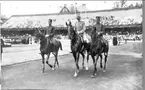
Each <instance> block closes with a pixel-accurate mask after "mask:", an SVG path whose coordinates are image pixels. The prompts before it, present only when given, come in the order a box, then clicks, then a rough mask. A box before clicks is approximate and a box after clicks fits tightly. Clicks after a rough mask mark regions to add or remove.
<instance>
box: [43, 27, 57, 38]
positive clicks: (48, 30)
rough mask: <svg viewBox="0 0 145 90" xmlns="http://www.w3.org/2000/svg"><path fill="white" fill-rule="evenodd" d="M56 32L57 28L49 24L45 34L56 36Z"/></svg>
mask: <svg viewBox="0 0 145 90" xmlns="http://www.w3.org/2000/svg"><path fill="white" fill-rule="evenodd" d="M54 33H55V28H54V27H53V26H49V27H47V28H46V30H45V31H44V34H45V35H47V34H48V35H49V37H50V38H52V37H53V36H54Z"/></svg>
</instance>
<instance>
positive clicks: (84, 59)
mask: <svg viewBox="0 0 145 90" xmlns="http://www.w3.org/2000/svg"><path fill="white" fill-rule="evenodd" d="M81 55H82V57H83V62H82V67H83V69H85V66H84V60H85V55H84V53H83V52H81Z"/></svg>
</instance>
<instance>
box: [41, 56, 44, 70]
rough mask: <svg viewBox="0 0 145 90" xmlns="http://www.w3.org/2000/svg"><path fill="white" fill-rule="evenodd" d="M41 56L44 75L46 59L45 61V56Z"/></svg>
mask: <svg viewBox="0 0 145 90" xmlns="http://www.w3.org/2000/svg"><path fill="white" fill-rule="evenodd" d="M41 56H42V64H43V66H42V73H44V70H45V59H44V54H41Z"/></svg>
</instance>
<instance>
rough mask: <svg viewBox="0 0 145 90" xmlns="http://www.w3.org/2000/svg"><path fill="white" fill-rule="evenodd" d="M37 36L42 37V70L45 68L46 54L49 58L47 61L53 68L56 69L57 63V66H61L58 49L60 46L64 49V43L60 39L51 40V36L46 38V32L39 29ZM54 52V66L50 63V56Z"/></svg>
mask: <svg viewBox="0 0 145 90" xmlns="http://www.w3.org/2000/svg"><path fill="white" fill-rule="evenodd" d="M36 37H37V38H39V39H40V52H41V53H40V54H41V56H42V64H43V67H42V72H44V70H45V58H44V57H45V54H46V55H47V60H46V63H47V64H48V65H49V66H50V67H51V68H52V70H55V65H56V63H57V66H58V67H59V62H58V51H59V48H60V49H61V50H62V44H61V42H60V41H58V40H55V41H52V42H50V40H49V38H46V37H45V35H44V34H42V33H41V32H40V30H39V29H36ZM51 53H52V54H53V55H54V56H55V63H54V66H52V65H51V64H49V61H48V60H49V56H50V54H51Z"/></svg>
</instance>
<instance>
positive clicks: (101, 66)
mask: <svg viewBox="0 0 145 90" xmlns="http://www.w3.org/2000/svg"><path fill="white" fill-rule="evenodd" d="M99 56H100V58H101V60H100V68H103V65H102V54H100V55H99Z"/></svg>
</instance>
